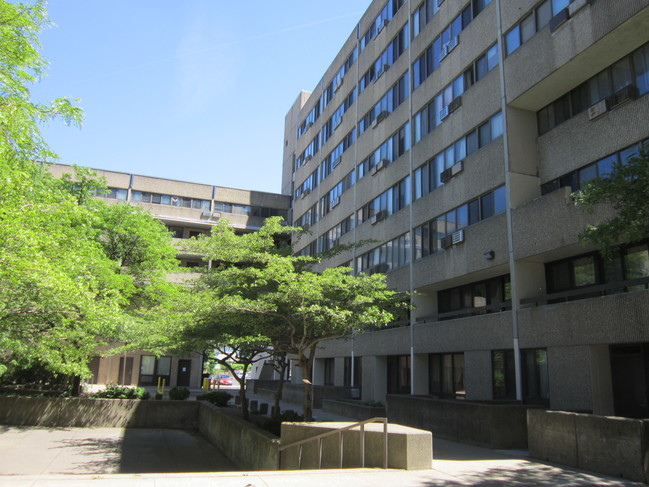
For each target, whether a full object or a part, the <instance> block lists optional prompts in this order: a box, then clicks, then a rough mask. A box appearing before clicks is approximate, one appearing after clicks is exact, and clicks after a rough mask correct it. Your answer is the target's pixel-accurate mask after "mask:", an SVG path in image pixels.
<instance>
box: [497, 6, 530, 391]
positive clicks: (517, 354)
mask: <svg viewBox="0 0 649 487" xmlns="http://www.w3.org/2000/svg"><path fill="white" fill-rule="evenodd" d="M501 3H502V2H501V0H496V19H497V34H498V56H499V58H500V59H499V62H498V71H499V75H500V101H501V112H502V114H503V145H504V150H505V152H504V155H503V156H504V163H505V185H506V193H507V211H506V218H507V248H508V254H509V276H510V283H511V295H512V296H511V297H512V335H513V338H514V339H513V342H514V343H513V346H514V368H515V371H516V372H515V375H516V400H517V401H522V399H523V387H522V385H523V384H522V376H521V351H520V345H519V341H518V310H519V308H520V304H519V299H518V285H517V272H516V261H515V259H514V230H513V222H512V186H511V173H512V168H511V161H510V158H509V130H508V128H507V118H508V117H507V94H506V90H505V65H504V60H505V56H504V49H503V26H502V11H501Z"/></svg>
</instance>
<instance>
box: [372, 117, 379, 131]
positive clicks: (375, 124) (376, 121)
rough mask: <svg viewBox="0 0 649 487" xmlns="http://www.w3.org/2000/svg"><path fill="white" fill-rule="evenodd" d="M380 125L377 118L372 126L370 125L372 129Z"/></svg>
mask: <svg viewBox="0 0 649 487" xmlns="http://www.w3.org/2000/svg"><path fill="white" fill-rule="evenodd" d="M378 124H379V119H378V118H375V119H374V120H372V124H371V125H370V127H372V128H373V129H375V128H376V126H377V125H378Z"/></svg>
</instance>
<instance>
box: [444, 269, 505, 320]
mask: <svg viewBox="0 0 649 487" xmlns="http://www.w3.org/2000/svg"><path fill="white" fill-rule="evenodd" d="M511 299H512V298H511V282H510V280H509V274H506V275H503V276H499V277H494V278H491V279H487V280H486V281H478V282H474V283H471V284H465V285H463V286H459V287H454V288H450V289H445V290H443V291H439V292H438V293H437V306H438V310H439V313H440V314H446V313H449V315H447V316H444V317H442V318H440V319H453V318H457V317H459V316H473V315H476V314H481V313H488V312H493V311H501V310H506V309H510V308H511ZM487 306H490V307H492V309H490V310H485V309H480V308H485V307H487ZM458 311H462V313H457V312H458Z"/></svg>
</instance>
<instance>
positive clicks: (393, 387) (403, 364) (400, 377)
mask: <svg viewBox="0 0 649 487" xmlns="http://www.w3.org/2000/svg"><path fill="white" fill-rule="evenodd" d="M387 379H388V394H410V355H391V356H388V377H387Z"/></svg>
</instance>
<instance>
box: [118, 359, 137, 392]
mask: <svg viewBox="0 0 649 487" xmlns="http://www.w3.org/2000/svg"><path fill="white" fill-rule="evenodd" d="M124 358H126V362H124ZM132 379H133V357H120V358H119V375H118V376H117V383H118V384H119V385H122V386H130V385H131V381H132Z"/></svg>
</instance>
